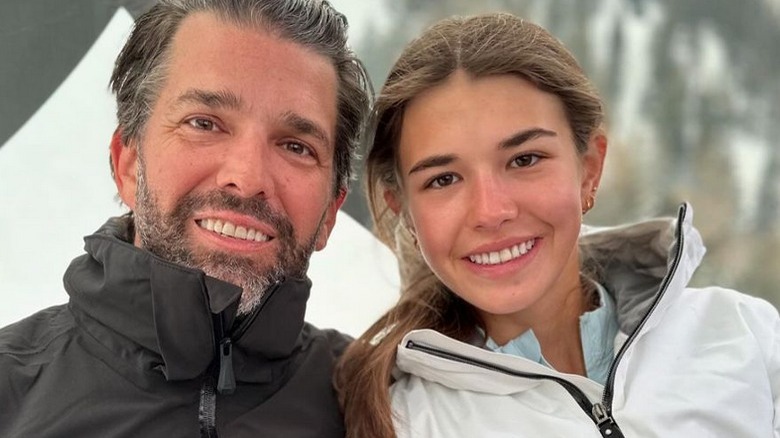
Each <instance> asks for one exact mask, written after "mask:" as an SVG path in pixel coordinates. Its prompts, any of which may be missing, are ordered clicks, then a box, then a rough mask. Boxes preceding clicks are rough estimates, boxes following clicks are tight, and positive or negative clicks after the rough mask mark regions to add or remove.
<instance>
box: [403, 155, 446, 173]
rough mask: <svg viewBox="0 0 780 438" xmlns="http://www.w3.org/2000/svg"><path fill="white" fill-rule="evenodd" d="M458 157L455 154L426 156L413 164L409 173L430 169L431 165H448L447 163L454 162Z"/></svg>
mask: <svg viewBox="0 0 780 438" xmlns="http://www.w3.org/2000/svg"><path fill="white" fill-rule="evenodd" d="M456 159H457V156H456V155H454V154H447V155H432V156H430V157H426V158H423V159H422V160H420V161H418V162H417V164H415V165H414V166H412V168H411V169H410V170H409V173H408V175H411V174H413V173H415V172H419V171H422V170H425V169H430V168H431V167H439V166H446V165H447V164H450V163H452V162H453V161H455V160H456Z"/></svg>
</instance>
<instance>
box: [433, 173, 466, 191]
mask: <svg viewBox="0 0 780 438" xmlns="http://www.w3.org/2000/svg"><path fill="white" fill-rule="evenodd" d="M459 179H460V178H458V176H457V175H454V174H452V173H445V174H444V175H439V176H437V177H435V178H432V179H431V180H430V181H429V182H428V184H426V187H430V188H433V189H440V188H442V187H446V186H448V185H451V184H454V183H456V182H458V181H459Z"/></svg>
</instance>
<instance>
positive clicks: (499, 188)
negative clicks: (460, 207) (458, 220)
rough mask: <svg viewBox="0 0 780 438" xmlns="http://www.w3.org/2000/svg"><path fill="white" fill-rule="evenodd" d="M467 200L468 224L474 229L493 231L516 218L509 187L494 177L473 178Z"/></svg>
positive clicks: (515, 205)
mask: <svg viewBox="0 0 780 438" xmlns="http://www.w3.org/2000/svg"><path fill="white" fill-rule="evenodd" d="M473 181H474V183H473V184H472V187H471V191H470V192H471V197H470V199H469V204H470V205H469V222H470V223H471V225H472V226H473V227H475V228H481V229H495V228H498V227H500V226H501V225H502V224H503V223H504V222H507V221H509V220H511V219H513V218H514V217H516V216H517V204H516V203H515V201H514V199H513V196H512V193H510V191H509V187H508V186H506V185H504V184H502V182H501V179H500V178H497V177H496V176H494V175H485V176H481V177H478V178H475V179H474V180H473Z"/></svg>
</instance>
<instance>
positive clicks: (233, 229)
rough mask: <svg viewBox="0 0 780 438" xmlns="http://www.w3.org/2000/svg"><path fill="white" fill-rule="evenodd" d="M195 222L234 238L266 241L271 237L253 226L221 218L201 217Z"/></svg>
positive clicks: (202, 226)
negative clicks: (239, 224) (241, 225)
mask: <svg viewBox="0 0 780 438" xmlns="http://www.w3.org/2000/svg"><path fill="white" fill-rule="evenodd" d="M195 222H196V223H197V224H198V226H200V227H201V228H205V229H207V230H209V231H213V232H215V233H217V234H221V235H223V236H228V237H232V238H234V239H242V240H253V241H255V242H266V241H268V240H270V239H271V238H270V237H269V236H268V235H266V234H263V233H261V232H260V231H257V230H255V229H253V228H244V227H239V226H236V225H235V224H232V223H230V222H228V221H222V220H219V219H201V220H199V221H195Z"/></svg>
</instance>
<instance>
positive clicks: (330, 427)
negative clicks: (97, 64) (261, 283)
mask: <svg viewBox="0 0 780 438" xmlns="http://www.w3.org/2000/svg"><path fill="white" fill-rule="evenodd" d="M128 228H129V219H128V218H127V217H124V218H115V219H112V220H110V221H109V222H108V223H107V224H106V225H104V226H103V227H102V228H101V229H100V230H99V231H98V232H97V233H95V234H94V235H91V236H88V237H86V238H85V242H86V244H85V249H86V251H87V254H84V255H82V256H80V257H78V258H76V259H75V260H73V262H72V263H71V265H70V267H69V268H68V270H67V271H66V273H65V277H64V283H65V289H66V290H67V292H68V294H69V295H70V300H69V302H68V304H65V305H62V306H55V307H51V308H49V309H46V310H43V311H41V312H38V313H36V314H34V315H32V316H30V317H28V318H26V319H24V320H22V321H20V322H17V323H15V324H13V325H10V326H8V327H5V328H3V329H2V330H0V437H4V438H10V437H25V438H27V437H35V438H44V437H80V438H84V437H101V438H103V437H164V438H173V437H199V436H201V437H215V436H220V437H222V438H225V437H229V438H232V437H255V438H256V437H318V438H319V437H343V436H344V425H343V421H342V417H341V414H340V413H339V408H338V404H337V401H336V397H335V394H334V390H333V387H332V384H331V374H332V371H333V366H334V363H335V361H336V359H337V358H338V356H339V355H340V354H341V352H342V351H343V349H344V348H345V347H346V345H347V343H348V342H349V338H348V337H346V336H345V335H342V334H340V333H338V332H336V331H332V330H319V329H317V328H315V327H313V326H312V325H310V324H307V323H305V322H304V319H303V318H304V313H305V309H306V300H307V299H308V296H309V287H310V285H311V284H310V282H309V281H308V280H298V281H287V282H284V283H282V284H279V285H277V287H276V288H275V289H274V290H273V291H270V292H269V293H267V294H266V295H265V297H264V298H263V302H262V303H261V305H260V306H258V308H257V310H256V311H255V312H254V313H252V314H251V315H249V316H247V317H245V318H243V319H242V320H241V321H238V320H236V318H235V314H236V309H237V307H238V301H239V297H240V294H241V289H240V288H238V287H236V286H233V285H231V284H228V283H225V282H221V281H219V280H216V279H214V278H211V277H207V276H205V275H204V274H203V273H202V272H200V271H196V270H191V269H187V268H183V267H181V266H178V265H175V264H172V263H169V262H167V261H165V260H162V259H160V258H158V257H155V256H153V255H152V254H150V253H149V252H147V251H144V250H141V249H139V248H137V247H135V246H133V245H132V244H131V243H128V241H129V240H128V232H127V230H128Z"/></svg>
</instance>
